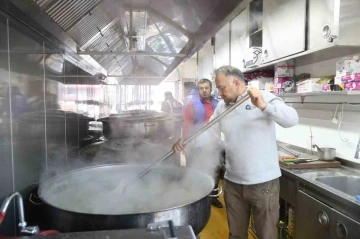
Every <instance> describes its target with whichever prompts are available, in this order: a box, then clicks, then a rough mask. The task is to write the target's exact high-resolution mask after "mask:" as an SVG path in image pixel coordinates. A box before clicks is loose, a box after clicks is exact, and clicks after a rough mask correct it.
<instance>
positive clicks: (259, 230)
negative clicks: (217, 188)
mask: <svg viewBox="0 0 360 239" xmlns="http://www.w3.org/2000/svg"><path fill="white" fill-rule="evenodd" d="M279 192H280V182H279V179H278V178H277V179H274V180H271V181H268V182H265V183H259V184H254V185H241V184H236V183H234V182H230V181H228V180H225V182H224V198H225V205H226V212H227V216H228V224H229V230H230V235H229V239H247V238H248V227H249V221H250V213H251V212H252V214H253V216H254V224H255V230H256V235H257V236H258V238H259V239H277V238H278V237H277V236H278V235H277V226H276V225H277V223H278V220H279Z"/></svg>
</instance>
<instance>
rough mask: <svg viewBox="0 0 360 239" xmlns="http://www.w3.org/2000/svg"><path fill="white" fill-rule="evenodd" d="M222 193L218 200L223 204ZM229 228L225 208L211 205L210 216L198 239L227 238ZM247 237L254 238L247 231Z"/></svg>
mask: <svg viewBox="0 0 360 239" xmlns="http://www.w3.org/2000/svg"><path fill="white" fill-rule="evenodd" d="M223 196H224V195H223V194H221V195H220V197H219V200H220V201H221V202H222V204H223V205H224V206H225V203H224V197H223ZM228 236H229V229H228V224H227V216H226V209H225V207H224V208H215V207H211V216H210V220H209V222H208V224H207V225H206V227H205V229H204V230H203V231H202V232H201V233H200V239H227V238H228ZM248 238H249V239H255V237H253V236H252V235H251V234H250V233H249V237H248Z"/></svg>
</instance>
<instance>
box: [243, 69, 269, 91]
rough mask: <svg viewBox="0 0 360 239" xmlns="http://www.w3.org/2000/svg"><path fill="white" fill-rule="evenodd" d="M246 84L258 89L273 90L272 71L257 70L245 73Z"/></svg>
mask: <svg viewBox="0 0 360 239" xmlns="http://www.w3.org/2000/svg"><path fill="white" fill-rule="evenodd" d="M245 80H246V81H248V86H252V87H255V88H257V89H260V90H267V91H273V87H272V86H273V81H274V73H273V72H272V71H261V72H260V71H259V72H254V73H250V74H246V75H245Z"/></svg>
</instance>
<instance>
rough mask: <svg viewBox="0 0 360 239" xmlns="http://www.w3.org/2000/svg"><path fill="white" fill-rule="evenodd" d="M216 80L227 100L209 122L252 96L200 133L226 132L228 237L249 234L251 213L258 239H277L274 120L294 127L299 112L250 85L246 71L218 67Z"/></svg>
mask: <svg viewBox="0 0 360 239" xmlns="http://www.w3.org/2000/svg"><path fill="white" fill-rule="evenodd" d="M215 83H216V87H217V89H218V90H219V96H220V97H221V98H223V100H224V102H220V103H219V104H218V106H217V107H216V109H215V111H214V114H213V115H212V117H211V119H210V121H211V120H212V119H214V118H215V117H217V116H218V115H220V114H221V113H223V112H224V111H225V110H226V109H227V108H228V107H229V106H230V105H232V104H234V103H235V102H236V101H238V100H240V99H242V98H243V97H244V96H245V95H247V94H248V95H249V96H250V99H248V100H247V101H245V102H244V103H243V104H242V105H240V106H238V107H237V108H236V109H234V110H233V111H232V112H230V113H229V114H228V115H227V116H225V117H224V118H223V119H221V120H220V122H219V123H217V124H215V125H214V126H213V127H211V128H210V129H209V130H208V131H207V132H204V133H203V134H202V135H203V137H211V136H214V137H220V133H221V132H222V133H223V134H224V135H225V151H226V172H225V180H224V181H225V182H224V198H225V205H226V208H227V216H228V225H229V231H230V233H229V239H244V238H247V237H248V227H249V220H250V213H252V214H253V217H254V224H255V230H256V234H257V236H258V238H259V239H277V238H278V237H277V223H278V220H279V190H280V185H279V177H280V176H281V170H280V167H279V161H278V160H279V159H278V151H277V144H276V133H275V124H278V125H279V126H281V127H284V128H289V127H292V126H295V125H296V124H297V123H298V120H299V119H298V114H297V112H296V110H295V109H294V108H292V107H290V106H288V105H286V104H285V103H284V101H283V100H282V99H281V98H279V97H276V96H275V95H273V94H271V93H270V92H266V91H263V92H262V91H260V90H258V89H255V88H247V87H246V85H245V81H244V75H243V73H242V72H241V71H240V70H239V69H237V68H235V67H232V66H223V67H220V68H218V69H217V70H215ZM209 134H210V135H209ZM173 149H174V150H176V151H181V150H183V149H184V145H183V141H182V140H179V141H178V142H177V143H176V144H175V145H174V146H173Z"/></svg>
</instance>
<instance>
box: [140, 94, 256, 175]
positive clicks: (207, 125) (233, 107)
mask: <svg viewBox="0 0 360 239" xmlns="http://www.w3.org/2000/svg"><path fill="white" fill-rule="evenodd" d="M249 98H250V96H249V95H245V96H244V97H243V98H241V99H240V100H239V101H236V103H235V104H233V105H232V106H230V107H229V108H227V109H226V110H225V111H224V112H223V113H221V114H220V115H218V116H217V117H216V118H214V119H213V120H212V121H210V122H209V123H207V124H206V125H204V126H203V127H202V128H201V129H199V130H198V131H196V132H195V133H194V134H192V135H191V136H190V137H189V138H187V139H186V140H185V141H184V143H183V145H184V146H186V145H187V144H188V143H189V142H191V141H192V140H193V139H195V138H196V137H197V136H199V135H200V134H202V133H204V132H205V131H206V130H208V129H209V128H210V127H211V126H213V125H214V124H216V123H217V122H219V120H221V119H222V118H224V117H225V116H226V115H228V114H229V113H230V112H231V111H233V110H234V109H235V108H237V107H238V106H239V105H241V104H242V103H244V102H245V101H247V100H248V99H249ZM174 153H175V151H174V150H171V151H170V152H168V153H167V154H165V155H164V156H163V157H162V158H161V159H159V160H157V161H156V162H155V163H153V164H151V165H150V166H148V167H147V168H146V169H144V170H143V171H142V172H141V173H140V174H139V175H138V179H140V178H142V177H144V176H145V175H146V174H148V173H149V172H150V171H151V169H152V168H154V167H156V166H157V165H159V164H161V163H162V162H163V161H164V160H166V159H168V158H169V157H171V156H172V155H173V154H174Z"/></svg>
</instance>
